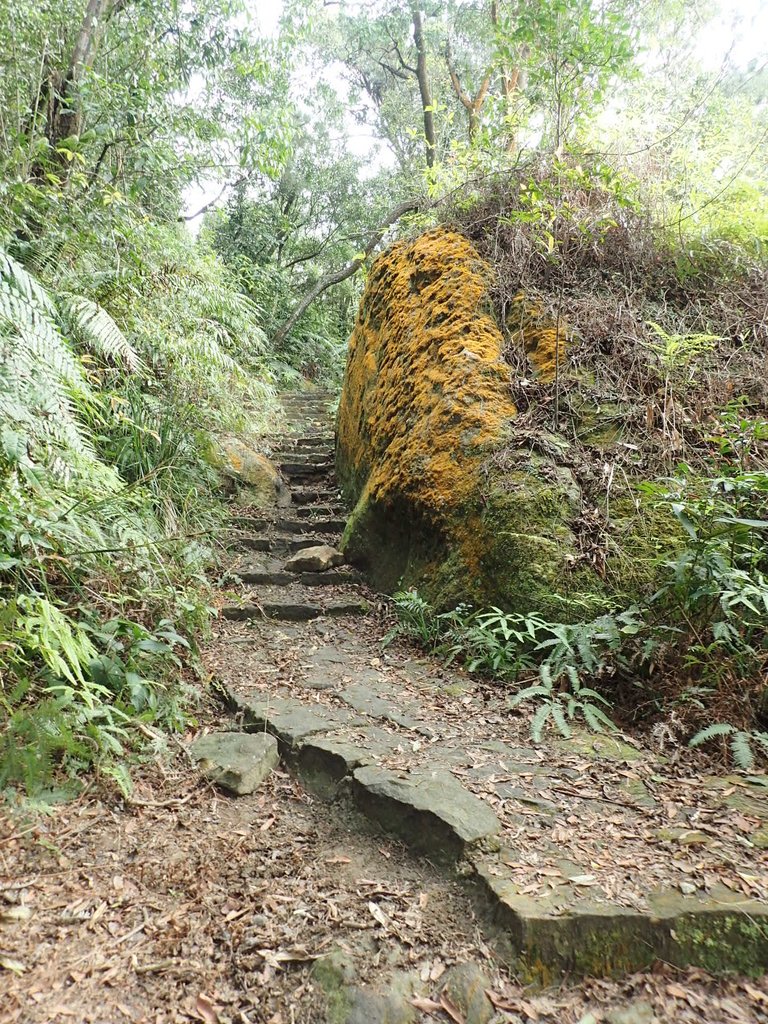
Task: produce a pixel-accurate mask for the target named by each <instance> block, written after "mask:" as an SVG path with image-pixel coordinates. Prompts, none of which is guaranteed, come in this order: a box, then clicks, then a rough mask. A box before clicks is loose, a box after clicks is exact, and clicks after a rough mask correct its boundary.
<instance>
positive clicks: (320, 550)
mask: <svg viewBox="0 0 768 1024" xmlns="http://www.w3.org/2000/svg"><path fill="white" fill-rule="evenodd" d="M343 561H344V555H342V553H341V552H340V551H337V550H336V548H332V547H331V546H330V544H318V545H317V547H314V548H302V549H301V551H297V552H296V554H295V555H293V556H292V557H291V558H289V559H288V561H287V562H286V563H285V569H286V571H287V572H325V571H326V569H332V568H333V566H335V565H341V564H342V562H343Z"/></svg>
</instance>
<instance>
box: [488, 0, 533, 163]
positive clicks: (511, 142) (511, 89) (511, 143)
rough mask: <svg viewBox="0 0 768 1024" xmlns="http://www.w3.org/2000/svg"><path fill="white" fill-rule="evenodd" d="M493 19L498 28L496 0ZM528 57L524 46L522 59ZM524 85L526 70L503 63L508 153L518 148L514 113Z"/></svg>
mask: <svg viewBox="0 0 768 1024" xmlns="http://www.w3.org/2000/svg"><path fill="white" fill-rule="evenodd" d="M491 21H492V22H493V24H494V27H495V28H496V29H497V30H498V28H499V10H498V5H497V3H496V0H492V3H491ZM527 57H528V47H527V46H524V47H523V48H522V51H521V52H520V60H521V61H523V60H525V59H526V58H527ZM523 85H524V72H523V70H522V68H521V67H520V66H519V65H518V67H515V68H510V67H508V66H506V65H503V66H502V68H501V88H502V92H503V93H504V99H505V101H506V107H507V120H508V122H509V132H508V134H507V141H506V145H505V147H504V148H505V149H506V151H507V152H508V153H514V152H515V150H516V149H517V132H516V131H515V130H514V129H513V128H512V115H513V112H514V100H515V96H516V95H517V94H518V92H519V91H520V89H522V88H523Z"/></svg>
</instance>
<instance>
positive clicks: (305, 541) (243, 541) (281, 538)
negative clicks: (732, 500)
mask: <svg viewBox="0 0 768 1024" xmlns="http://www.w3.org/2000/svg"><path fill="white" fill-rule="evenodd" d="M334 539H336V540H338V537H336V538H334ZM233 540H234V546H235V547H241V548H249V549H250V550H251V551H301V550H302V549H303V548H314V547H318V546H319V545H320V544H327V543H328V538H327V537H318V536H317V535H316V534H312V535H309V534H307V535H306V536H305V537H290V536H285V535H280V534H273V535H271V536H270V535H269V534H266V535H263V536H257V535H253V534H250V535H249V534H244V535H243V536H237V537H234V538H233Z"/></svg>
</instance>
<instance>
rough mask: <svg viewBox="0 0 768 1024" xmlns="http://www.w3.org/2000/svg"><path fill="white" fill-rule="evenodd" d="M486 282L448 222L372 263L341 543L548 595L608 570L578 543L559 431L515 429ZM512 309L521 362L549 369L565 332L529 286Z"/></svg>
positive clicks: (402, 578)
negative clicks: (516, 433) (529, 297)
mask: <svg viewBox="0 0 768 1024" xmlns="http://www.w3.org/2000/svg"><path fill="white" fill-rule="evenodd" d="M491 283H492V274H491V271H490V269H489V267H488V266H487V264H485V263H484V262H483V260H482V259H481V258H480V256H479V255H478V253H477V251H476V250H475V249H474V247H473V246H472V244H471V243H470V242H469V241H468V240H467V239H465V238H464V237H463V236H461V235H459V234H457V233H456V232H453V231H450V230H447V229H445V228H435V229H433V230H430V231H427V232H426V233H424V234H423V235H421V236H419V237H418V238H415V239H413V240H408V241H402V242H398V243H396V244H395V245H393V246H392V247H391V248H390V249H389V250H388V251H386V252H385V253H384V254H383V255H382V256H380V257H379V259H378V260H377V261H376V262H375V263H374V265H373V267H372V269H371V273H370V275H369V278H368V283H367V286H366V289H365V293H364V295H363V298H362V300H361V304H360V310H359V314H358V318H357V322H356V325H355V328H354V332H353V334H352V337H351V339H350V344H349V354H348V361H347V367H346V374H345V379H344V386H343V391H342V396H341V402H340V406H339V414H338V424H337V436H338V441H337V470H338V474H339V478H340V481H341V483H342V486H343V489H344V491H345V494H346V496H347V498H348V499H350V500H351V502H352V503H353V504H354V511H353V513H352V515H351V517H350V519H349V522H348V525H347V529H346V531H345V533H344V537H343V541H342V549H343V551H344V554H345V556H346V558H347V560H348V561H350V562H352V563H353V564H358V565H361V566H362V567H364V568H365V569H367V570H368V572H369V573H370V574H371V575H372V577H373V580H374V582H375V583H376V584H377V585H378V586H379V587H381V588H382V589H385V590H390V591H391V590H393V589H395V588H397V587H398V586H403V585H406V586H407V585H417V586H418V587H419V588H420V589H421V590H422V591H423V592H424V593H425V594H426V595H427V596H428V597H430V598H431V599H432V600H433V601H435V602H436V603H437V604H439V605H443V606H447V605H451V604H455V603H456V602H458V601H462V600H468V601H471V602H473V603H476V604H489V603H493V604H500V605H502V606H505V607H507V608H511V609H517V610H520V611H529V610H532V609H537V610H538V611H542V612H545V611H548V610H549V611H554V608H555V605H556V601H555V598H554V596H553V595H555V594H557V593H560V594H562V593H563V592H564V591H570V592H572V593H577V592H578V591H579V590H580V589H581V588H584V589H585V590H588V591H589V592H590V594H592V595H594V593H595V592H596V591H597V592H599V591H600V588H601V586H602V583H601V580H600V579H599V577H598V575H597V574H596V573H595V571H594V569H593V567H592V566H591V565H590V564H585V563H584V561H583V560H580V559H578V558H577V557H576V555H577V548H578V544H577V538H576V535H575V529H574V523H575V521H576V519H577V518H578V515H579V512H580V504H581V502H580V491H579V487H578V485H577V483H576V481H575V479H574V477H573V475H572V473H571V471H570V470H569V468H568V467H567V461H568V460H567V459H566V458H561V457H560V456H562V439H559V438H554V437H553V438H548V437H546V436H544V435H541V436H539V437H537V438H536V439H535V440H536V443H535V444H534V445H531V444H529V443H525V442H523V441H521V440H520V439H519V438H518V439H517V440H515V439H513V437H512V432H511V430H510V427H511V424H512V423H513V421H514V419H515V416H516V408H515V405H514V403H513V401H512V398H511V389H510V378H511V369H510V365H509V364H508V363H507V362H506V361H505V359H504V358H503V349H504V338H503V336H502V331H501V329H500V327H499V325H498V323H497V320H496V317H495V315H494V312H493V307H492V303H491V299H490V294H489V292H490V286H491ZM509 319H510V322H509V323H508V324H507V328H508V331H509V332H510V334H511V335H512V336H513V337H514V335H515V333H517V334H519V335H520V340H521V343H522V346H521V347H522V359H523V361H524V362H525V361H526V360H527V370H526V372H525V375H526V376H530V377H531V378H533V377H535V376H536V375H537V374H539V375H540V377H541V379H542V381H546V380H549V379H551V377H552V375H553V373H554V371H555V370H556V369H557V366H558V364H559V363H561V362H562V360H563V359H564V350H563V332H562V331H561V330H559V329H558V330H555V329H553V328H551V326H550V327H547V326H546V324H544V323H543V322H542V316H541V314H540V311H539V310H537V309H536V308H534V307H530V306H527V305H526V303H525V300H524V299H523V298H522V297H521V298H520V299H518V300H516V301H515V303H513V306H512V310H511V312H510V318H509ZM558 613H559V614H562V609H561V608H559V607H558Z"/></svg>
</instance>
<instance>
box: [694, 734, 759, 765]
mask: <svg viewBox="0 0 768 1024" xmlns="http://www.w3.org/2000/svg"><path fill="white" fill-rule="evenodd" d="M726 737H727V738H728V747H729V750H730V754H731V758H732V759H733V762H734V764H735V765H737V766H738V767H739V768H740V769H741V770H742V771H743V772H753V771H754V770H755V765H756V760H757V758H756V755H755V752H756V751H757V752H758V753H759V754H761V755H762V757H763V758H768V732H758V731H757V730H756V729H753V730H751V731H749V732H747V731H746V730H745V729H737V728H736V727H735V726H734V725H730V724H729V723H728V722H715V723H714V724H713V725H709V726H707V728H706V729H702V730H701V731H700V732H697V733H696V735H695V736H694V737H693V738H692V739H691V743H690V745H691V746H692V747H699V746H701V745H702V744H704V743H709V742H710V741H711V740H714V739H719V738H722V739H725V738H726Z"/></svg>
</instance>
